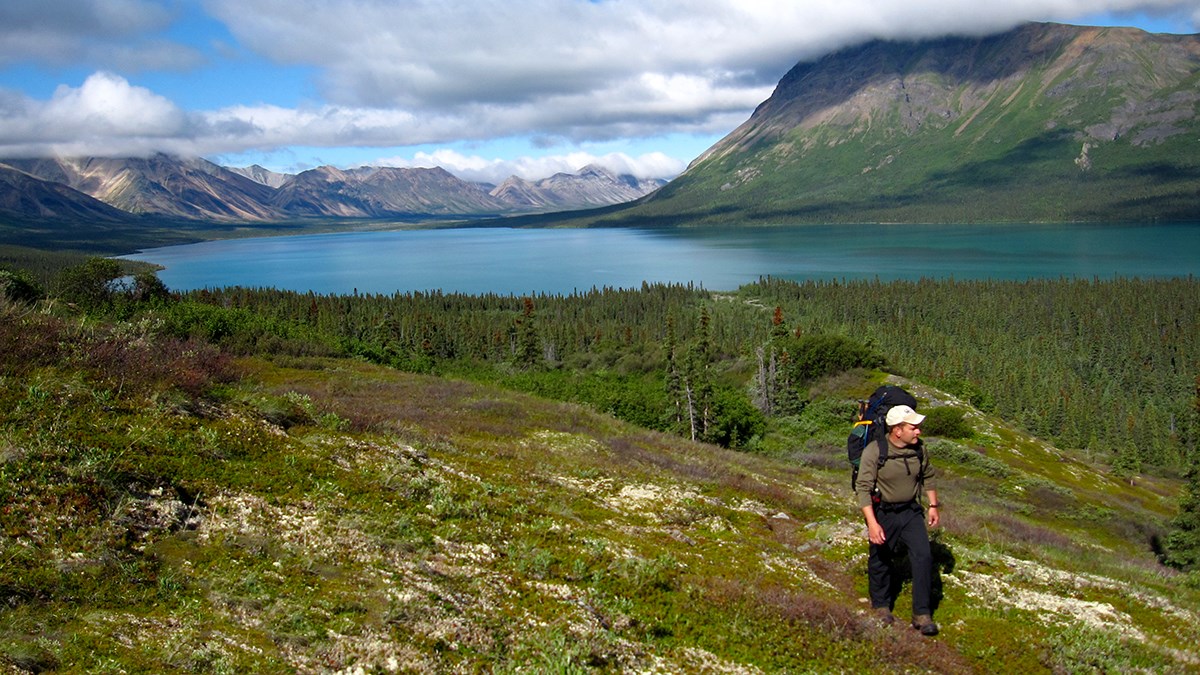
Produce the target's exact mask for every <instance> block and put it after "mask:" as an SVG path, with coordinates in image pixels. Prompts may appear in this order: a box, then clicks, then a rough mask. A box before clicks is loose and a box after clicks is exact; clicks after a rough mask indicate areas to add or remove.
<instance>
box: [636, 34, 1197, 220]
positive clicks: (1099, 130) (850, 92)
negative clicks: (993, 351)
mask: <svg viewBox="0 0 1200 675" xmlns="http://www.w3.org/2000/svg"><path fill="white" fill-rule="evenodd" d="M1198 109H1200V35H1153V34H1149V33H1145V32H1143V31H1140V30H1137V29H1132V28H1096V27H1080V26H1067V25H1061V24H1041V23H1039V24H1027V25H1024V26H1021V27H1019V28H1017V29H1014V30H1012V31H1009V32H1006V33H1002V34H998V35H992V36H987V37H980V38H971V37H946V38H942V39H937V40H925V41H921V42H891V41H883V40H877V41H873V42H869V43H866V44H863V45H859V46H856V47H850V48H847V49H843V50H841V51H838V52H835V53H832V54H829V55H827V56H825V57H823V58H821V59H818V60H815V61H811V62H802V63H799V64H797V65H796V66H795V67H794V68H793V69H792V70H791V71H790V72H789V73H787V75H785V76H784V77H783V78H782V79H781V80H780V82H779V85H778V86H777V88H776V89H775V92H774V93H773V94H772V95H771V97H770V98H769V99H768V100H767V101H765V102H763V103H762V104H761V105H760V106H759V107H758V108H757V109H756V110H755V112H754V114H753V115H752V116H751V117H750V119H749V120H747V121H746V122H745V123H744V124H742V125H741V126H740V127H738V128H737V129H735V130H734V131H733V132H732V133H730V134H729V135H728V136H726V137H725V138H724V139H722V140H721V141H720V142H718V143H717V144H716V145H714V146H713V147H712V148H710V149H709V150H708V151H706V152H705V153H703V154H702V155H701V156H700V157H699V158H697V159H696V160H695V161H694V162H693V163H692V165H691V166H690V167H689V168H688V170H687V171H686V172H685V173H684V174H683V175H681V176H680V177H679V178H677V179H675V180H673V181H672V182H671V184H670V185H669V186H667V187H666V188H665V189H663V190H661V191H659V192H657V193H654V194H653V195H651V196H650V197H648V198H646V199H644V200H642V201H641V202H640V203H639V205H638V206H637V208H635V209H632V210H631V211H630V212H628V213H627V214H626V215H628V216H631V217H638V218H644V219H657V220H660V221H661V220H662V219H664V218H665V219H669V220H671V221H673V222H687V223H698V222H705V221H706V220H711V219H712V218H713V216H712V215H711V214H720V217H721V218H722V219H723V220H729V219H741V220H747V219H748V220H752V221H763V220H766V221H775V220H786V221H790V222H796V221H800V222H805V221H810V222H811V221H820V222H1042V221H1056V222H1063V221H1079V220H1090V221H1096V220H1100V221H1116V220H1123V219H1128V220H1188V219H1191V220H1194V218H1195V214H1196V213H1198V212H1200V159H1198V157H1200V156H1198V155H1197V153H1196V152H1195V151H1194V148H1195V146H1196V143H1197V142H1200V111H1198Z"/></svg>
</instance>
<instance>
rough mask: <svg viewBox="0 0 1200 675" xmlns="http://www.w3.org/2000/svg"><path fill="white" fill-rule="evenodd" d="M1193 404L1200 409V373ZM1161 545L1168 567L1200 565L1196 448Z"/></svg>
mask: <svg viewBox="0 0 1200 675" xmlns="http://www.w3.org/2000/svg"><path fill="white" fill-rule="evenodd" d="M1193 405H1194V406H1195V408H1196V412H1197V413H1200V377H1197V378H1196V396H1195V400H1194V401H1193ZM1164 548H1165V551H1164V556H1163V562H1165V563H1166V564H1168V565H1170V566H1171V567H1175V568H1178V569H1181V570H1185V571H1193V570H1197V569H1200V461H1198V458H1197V454H1196V452H1195V451H1193V452H1192V463H1191V467H1190V468H1189V469H1188V472H1187V482H1186V483H1185V484H1184V486H1183V493H1182V494H1181V495H1180V497H1179V514H1178V515H1176V516H1175V518H1174V519H1173V520H1172V521H1171V532H1170V534H1168V535H1167V542H1166V546H1165V547H1164Z"/></svg>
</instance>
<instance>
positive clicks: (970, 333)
mask: <svg viewBox="0 0 1200 675" xmlns="http://www.w3.org/2000/svg"><path fill="white" fill-rule="evenodd" d="M183 300H184V301H183V302H182V303H180V304H178V305H176V306H175V307H174V309H173V310H172V314H171V316H172V317H173V318H172V319H171V320H172V321H174V322H176V323H177V325H176V327H175V328H174V330H175V331H176V332H178V333H180V334H194V335H198V336H202V337H204V338H206V339H211V340H214V341H216V342H218V343H221V344H224V345H226V346H227V347H230V348H233V349H240V350H243V351H247V352H249V351H257V350H261V349H263V348H267V349H271V350H282V351H285V352H286V351H288V350H291V351H301V352H304V351H311V350H313V349H314V345H320V346H321V347H320V349H321V350H324V351H325V352H326V353H328V354H331V355H333V354H337V355H354V356H359V357H363V358H366V359H368V360H370V361H373V362H377V363H381V364H385V365H389V366H393V367H396V368H399V369H402V370H409V371H413V372H423V373H431V374H439V375H447V376H454V377H463V378H468V379H474V380H479V381H486V382H494V383H499V384H503V385H505V386H508V387H512V388H516V389H520V390H524V391H528V392H532V393H537V394H540V395H544V396H547V397H550V398H557V399H560V400H568V401H573V402H580V403H586V404H589V405H591V406H592V407H594V408H596V409H598V410H600V411H602V412H610V413H613V414H615V415H617V416H618V417H621V418H623V419H625V420H627V421H631V422H634V423H636V424H639V425H642V426H645V427H648V428H651V429H657V430H661V431H668V432H674V433H680V434H683V435H687V436H691V437H692V438H696V439H699V440H707V441H711V442H717V443H720V444H722V445H725V446H731V447H737V448H742V449H749V450H755V449H769V448H764V446H763V444H764V442H765V440H764V439H765V438H766V437H767V436H768V435H769V434H768V433H767V429H768V426H769V425H768V422H769V420H770V419H778V418H781V417H786V416H787V415H794V414H795V413H798V412H799V411H800V410H801V409H802V408H803V407H804V406H805V405H807V404H808V403H809V402H810V401H811V400H812V399H813V398H815V397H817V392H811V393H810V392H809V391H808V389H807V387H808V386H809V385H811V384H813V383H814V382H816V381H817V380H818V379H819V378H821V377H823V376H826V375H830V374H833V373H837V372H841V371H843V370H846V369H848V368H856V367H861V368H870V367H876V366H886V367H887V368H888V369H891V370H893V371H895V372H898V373H902V374H904V375H906V376H910V377H913V378H918V379H921V380H922V381H926V382H929V383H931V384H935V385H937V386H939V387H941V388H942V389H944V390H946V391H949V392H952V393H954V394H955V395H957V396H958V397H959V398H961V399H962V400H963V401H966V402H968V403H971V404H973V405H975V406H976V407H978V408H980V409H981V410H985V411H988V412H994V413H995V414H996V415H998V416H1000V417H1002V418H1004V419H1007V420H1011V421H1013V422H1015V423H1017V424H1019V425H1020V426H1022V427H1023V428H1025V429H1026V430H1027V431H1029V432H1030V433H1032V434H1034V435H1037V436H1039V437H1042V438H1045V439H1047V440H1051V441H1053V442H1054V443H1055V444H1056V445H1058V446H1060V447H1064V448H1070V449H1079V450H1083V451H1085V452H1086V453H1087V454H1088V455H1089V456H1090V457H1092V458H1094V459H1096V460H1098V461H1102V462H1107V463H1110V464H1111V465H1112V466H1113V468H1114V470H1116V471H1119V472H1123V473H1125V474H1129V475H1132V474H1136V473H1138V472H1141V471H1157V472H1163V471H1165V472H1168V473H1170V474H1176V475H1178V474H1181V473H1182V472H1184V471H1185V470H1186V469H1187V467H1188V466H1189V464H1190V462H1191V461H1192V460H1191V457H1192V454H1193V452H1194V450H1195V446H1196V440H1197V435H1198V433H1200V430H1198V426H1197V416H1196V412H1195V410H1193V408H1192V399H1193V393H1194V390H1195V387H1196V386H1197V376H1198V375H1200V344H1198V343H1197V341H1198V340H1200V326H1197V321H1198V318H1197V317H1200V289H1198V288H1197V282H1196V280H1194V279H1168V280H1153V279H1115V280H1099V279H1093V280H1073V279H1059V280H1031V281H1026V282H993V281H952V280H947V281H932V280H923V281H918V282H889V283H881V282H810V283H802V284H801V283H794V282H789V281H781V280H775V279H762V280H760V281H759V283H756V284H751V285H748V286H745V287H743V288H741V289H739V290H738V291H736V292H735V293H729V294H724V293H713V292H709V291H705V290H700V289H696V288H687V287H681V286H660V285H647V286H644V287H643V288H641V289H640V290H637V289H635V290H617V289H593V290H592V291H590V292H587V293H581V294H577V295H572V296H568V297H561V296H539V297H526V298H517V297H506V296H461V295H452V294H442V293H431V294H426V293H406V294H397V295H392V296H361V295H360V296H353V297H347V296H323V295H315V294H311V293H310V294H301V293H292V292H282V291H273V290H250V289H245V288H231V289H223V290H204V291H197V292H192V293H187V294H184V296H183ZM281 335H282V336H291V337H290V338H281V337H280V336H281ZM847 414H849V413H847Z"/></svg>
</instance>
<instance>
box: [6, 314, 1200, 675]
mask: <svg viewBox="0 0 1200 675" xmlns="http://www.w3.org/2000/svg"><path fill="white" fill-rule="evenodd" d="M0 312H2V313H3V314H2V316H0V345H2V346H3V349H2V350H0V354H2V355H3V357H2V358H3V361H2V369H0V420H2V422H0V472H2V473H3V481H0V491H3V495H2V497H0V504H3V508H2V509H0V533H2V537H0V543H2V545H3V550H2V552H0V555H2V557H0V560H3V564H0V597H2V598H3V602H4V608H5V609H4V610H3V611H2V612H0V658H2V659H3V662H4V663H6V664H7V665H8V667H9V670H10V671H12V672H21V671H38V670H48V669H58V670H61V671H65V672H118V671H124V672H281V673H282V672H334V671H346V672H349V671H352V670H355V669H361V670H362V671H369V672H478V671H489V672H516V671H518V670H525V671H529V670H533V671H538V672H580V671H584V670H596V671H610V672H618V671H630V672H632V671H637V672H650V671H653V672H730V673H732V672H738V673H743V672H749V673H754V672H810V671H854V672H955V673H962V672H1035V673H1036V672H1075V671H1088V672H1094V671H1097V670H1098V671H1101V672H1117V671H1128V670H1132V669H1142V670H1147V671H1154V672H1187V671H1189V670H1192V669H1194V668H1196V667H1197V665H1200V664H1198V658H1197V655H1196V653H1195V651H1194V645H1195V644H1196V642H1197V638H1200V628H1198V626H1200V622H1198V621H1197V618H1198V617H1197V611H1198V610H1200V594H1198V593H1197V592H1196V591H1195V590H1193V589H1192V588H1190V587H1189V586H1187V585H1185V584H1183V583H1181V582H1182V579H1181V578H1179V577H1174V576H1172V575H1170V574H1168V573H1166V572H1165V571H1164V569H1163V568H1161V567H1159V566H1158V565H1157V564H1156V563H1155V559H1154V556H1153V553H1152V552H1151V550H1150V546H1149V537H1150V536H1151V535H1152V534H1153V533H1154V531H1155V530H1156V528H1157V527H1159V526H1160V524H1161V522H1162V521H1163V519H1164V518H1165V517H1168V516H1169V515H1170V514H1171V513H1172V511H1173V508H1174V495H1175V493H1176V490H1177V486H1175V485H1174V484H1172V483H1171V482H1169V481H1164V480H1158V479H1139V481H1138V483H1137V484H1136V485H1129V484H1127V483H1123V482H1120V481H1116V480H1114V479H1113V478H1112V477H1110V476H1109V475H1108V474H1107V473H1106V472H1105V471H1103V470H1102V469H1100V468H1098V467H1095V466H1091V465H1089V464H1087V463H1085V462H1084V461H1082V460H1081V459H1079V458H1076V457H1071V456H1066V455H1064V454H1063V453H1061V452H1059V451H1058V450H1056V449H1055V448H1053V447H1050V446H1048V445H1046V444H1045V443H1042V442H1040V441H1038V440H1037V439H1034V438H1030V437H1027V436H1025V435H1022V434H1020V433H1017V432H1015V431H1013V430H1012V429H1010V428H1008V427H1006V426H1005V425H1003V424H1000V423H999V422H997V421H996V420H994V419H991V418H988V417H985V416H982V415H980V414H978V413H976V412H971V413H970V415H969V419H970V421H971V423H972V425H973V426H974V428H975V430H976V436H975V438H973V439H972V440H971V441H969V442H954V441H948V440H937V439H934V440H932V441H931V446H930V452H931V455H932V456H933V457H934V458H935V461H937V462H938V465H939V466H940V467H941V469H942V472H943V476H944V477H943V480H942V482H941V483H940V485H939V494H940V495H941V496H942V498H943V501H945V502H946V503H947V504H948V507H947V509H946V513H945V514H944V518H945V520H946V524H945V528H944V531H943V532H941V534H940V535H939V537H938V545H937V559H938V564H939V579H940V591H941V596H942V601H941V603H940V607H939V609H938V612H937V618H938V620H939V621H940V622H941V623H942V625H943V633H942V635H940V636H938V637H937V638H935V639H924V638H921V637H920V636H918V635H916V634H915V633H914V631H912V630H911V629H908V628H907V627H894V628H890V629H885V628H881V627H878V626H875V625H873V624H872V623H871V622H870V621H869V620H868V618H867V615H866V611H865V604H864V602H863V601H862V598H863V596H864V595H865V574H864V570H865V550H866V545H865V542H864V540H863V532H862V525H861V522H860V518H856V517H855V515H854V513H855V508H854V506H853V500H852V496H851V495H850V494H849V490H848V487H847V485H846V483H847V480H848V472H847V470H846V467H845V465H844V461H843V460H842V459H841V457H842V455H841V453H842V450H840V449H839V448H840V445H841V443H842V441H843V439H844V434H845V426H846V421H845V419H844V415H843V414H842V413H843V412H844V410H843V409H844V407H845V406H844V405H841V404H840V402H842V401H843V399H850V398H852V397H854V396H861V395H862V394H863V392H864V391H867V390H869V388H870V387H871V386H873V385H872V384H871V383H870V382H867V381H865V380H863V379H861V378H859V377H857V376H844V377H842V378H840V379H838V380H836V381H831V382H828V383H826V384H825V385H824V389H825V390H827V391H829V392H830V398H829V401H828V402H827V403H826V404H822V405H811V406H809V408H807V409H806V412H805V414H804V415H803V416H802V417H801V418H799V419H797V420H796V427H795V428H794V429H792V430H791V431H790V432H789V433H787V434H784V437H783V438H780V439H775V441H776V443H777V444H779V443H782V444H783V445H785V446H786V447H788V448H790V449H789V450H787V451H786V452H782V453H779V455H778V456H773V457H766V456H758V455H750V454H744V453H736V452H730V451H725V450H721V449H720V448H716V447H713V446H707V445H701V444H694V443H690V442H687V441H684V440H681V439H678V438H674V437H668V436H663V435H659V434H654V433H649V432H646V431H643V430H640V429H638V428H636V427H632V426H629V425H626V424H623V423H620V422H617V421H615V420H614V419H612V418H610V417H608V416H605V415H601V414H597V413H594V412H592V411H589V410H587V409H585V408H581V407H577V406H572V405H566V404H561V403H553V402H548V401H545V400H539V399H535V398H531V397H528V396H524V395H519V394H515V393H512V392H509V391H504V390H499V389H494V388H489V387H484V386H480V385H474V384H468V383H465V382H459V381H453V380H443V379H437V378H430V377H423V376H417V375H411V374H402V373H398V372H395V371H392V370H389V369H385V368H380V367H375V366H369V365H366V364H363V363H360V362H356V361H348V360H333V359H316V358H287V359H284V358H279V359H276V360H273V361H269V360H265V359H261V358H254V359H245V360H242V361H239V362H233V361H230V360H229V359H227V358H226V357H223V356H221V355H219V354H218V353H216V352H215V351H214V350H212V349H211V348H209V347H206V346H205V345H203V344H199V343H194V342H178V341H174V340H170V339H166V338H162V337H157V336H156V330H155V326H154V323H153V321H152V320H143V321H139V322H137V323H133V324H116V325H113V326H103V325H95V324H90V323H82V324H81V323H80V322H78V321H69V322H62V321H57V320H54V319H51V318H49V317H47V316H45V315H43V314H40V313H33V312H30V311H28V310H25V309H21V308H16V307H12V306H3V307H0ZM909 384H910V386H912V388H913V389H914V391H915V392H916V393H917V394H918V395H919V397H921V398H922V399H923V405H925V406H927V407H929V408H931V409H932V408H936V407H940V406H945V405H954V406H958V407H962V404H961V403H960V402H957V401H955V400H953V399H951V398H949V397H947V396H945V395H943V394H940V393H938V392H936V391H934V390H931V389H928V388H926V387H923V386H921V385H920V384H919V383H909ZM904 601H905V599H904V598H902V600H901V606H900V608H899V609H900V611H901V613H902V614H903V610H904V605H903V603H904Z"/></svg>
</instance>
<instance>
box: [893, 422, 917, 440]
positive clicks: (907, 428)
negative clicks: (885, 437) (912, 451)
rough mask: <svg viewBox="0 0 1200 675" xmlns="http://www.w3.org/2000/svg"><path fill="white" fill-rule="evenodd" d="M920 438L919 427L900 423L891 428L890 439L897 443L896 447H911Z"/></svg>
mask: <svg viewBox="0 0 1200 675" xmlns="http://www.w3.org/2000/svg"><path fill="white" fill-rule="evenodd" d="M920 436H921V427H919V426H917V425H916V424H909V423H908V422H901V423H900V424H897V425H896V426H894V427H892V437H893V438H895V439H896V440H897V441H899V443H897V445H912V444H913V443H916V442H917V439H918V438H920Z"/></svg>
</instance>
